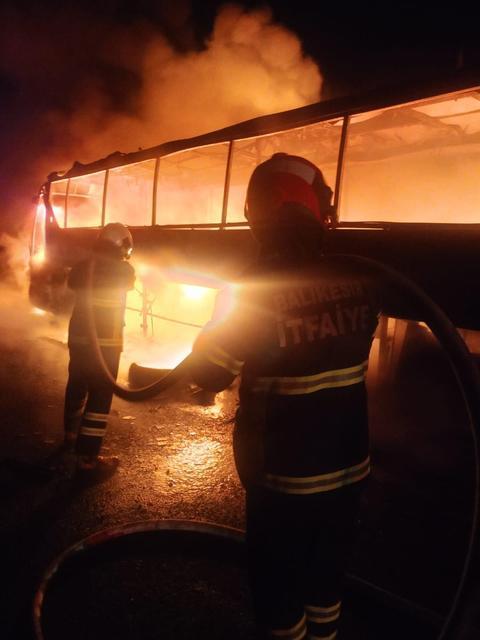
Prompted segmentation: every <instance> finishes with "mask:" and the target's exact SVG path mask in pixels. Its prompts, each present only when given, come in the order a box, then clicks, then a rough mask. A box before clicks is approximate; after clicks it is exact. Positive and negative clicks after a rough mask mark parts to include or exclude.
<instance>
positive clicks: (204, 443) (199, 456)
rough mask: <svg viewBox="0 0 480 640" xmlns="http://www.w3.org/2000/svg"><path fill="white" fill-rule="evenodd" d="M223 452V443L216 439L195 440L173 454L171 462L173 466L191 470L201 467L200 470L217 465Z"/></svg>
mask: <svg viewBox="0 0 480 640" xmlns="http://www.w3.org/2000/svg"><path fill="white" fill-rule="evenodd" d="M220 453H221V445H220V444H219V443H218V442H215V441H214V440H209V439H207V438H205V439H203V440H194V441H193V442H189V443H188V444H186V445H185V446H184V447H183V448H182V449H181V450H180V451H179V452H178V453H177V454H176V455H174V456H172V458H171V460H170V463H171V465H172V467H174V466H177V467H181V468H183V469H185V468H187V469H189V470H190V471H193V470H194V469H199V467H200V468H201V470H200V469H199V472H201V471H205V469H207V468H210V467H212V466H215V464H216V461H217V459H218V457H219V455H220Z"/></svg>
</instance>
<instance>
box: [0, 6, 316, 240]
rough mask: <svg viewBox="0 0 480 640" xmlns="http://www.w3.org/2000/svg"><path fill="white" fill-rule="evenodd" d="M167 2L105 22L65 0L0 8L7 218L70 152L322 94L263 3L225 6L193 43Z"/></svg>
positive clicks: (135, 144) (193, 129)
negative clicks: (153, 15) (150, 12)
mask: <svg viewBox="0 0 480 640" xmlns="http://www.w3.org/2000/svg"><path fill="white" fill-rule="evenodd" d="M110 4H112V3H110ZM167 4H168V3H160V9H159V11H160V14H161V15H160V17H161V18H162V20H161V22H159V21H158V20H157V21H156V22H153V21H147V20H145V19H144V18H139V17H136V18H135V19H132V20H131V21H128V23H127V21H123V22H119V21H112V19H111V16H110V18H109V16H108V15H107V14H105V13H102V12H98V13H97V14H93V13H92V14H90V15H88V14H87V13H85V11H83V12H82V9H80V8H78V7H77V8H72V7H71V6H69V5H66V6H65V7H64V6H63V5H62V6H61V7H58V9H57V10H56V11H55V13H54V14H53V13H52V14H49V15H45V13H43V12H40V10H37V11H33V12H30V13H29V14H28V16H26V15H24V14H22V12H21V11H20V10H17V9H14V8H10V9H6V10H3V11H0V19H1V20H0V22H1V24H2V27H0V54H1V55H0V60H1V62H0V80H1V79H2V78H3V80H4V82H3V84H4V85H5V86H6V94H7V109H9V111H8V115H9V118H10V125H11V126H10V127H9V128H7V130H6V132H5V133H4V134H3V146H4V147H6V148H7V151H8V152H7V154H4V155H3V158H2V159H1V160H0V171H1V175H2V183H3V184H1V188H2V191H3V192H4V194H5V196H4V202H5V203H6V207H7V208H6V209H4V211H3V220H2V227H3V228H4V229H5V228H6V229H7V230H13V231H15V232H17V231H18V229H19V228H22V227H23V226H24V224H25V222H26V221H28V220H29V216H30V213H29V211H30V210H31V206H30V205H31V197H32V196H33V195H34V194H35V192H36V191H37V190H38V188H39V186H40V184H41V183H42V182H43V181H44V180H45V178H46V176H47V174H48V173H50V172H51V171H54V170H55V171H56V170H64V169H67V168H69V167H70V166H71V165H72V163H73V162H74V161H75V160H79V161H81V162H90V161H92V160H95V159H98V158H100V157H103V156H105V155H108V154H109V153H112V152H114V151H117V150H118V151H123V152H130V151H135V150H137V149H138V148H139V147H141V148H147V147H150V146H154V145H157V144H160V143H161V142H164V141H166V140H172V139H175V138H184V137H189V136H193V135H197V134H200V133H203V132H206V131H209V130H212V129H216V128H220V127H223V126H226V125H229V124H232V123H235V122H238V121H241V120H245V119H248V118H251V117H255V116H258V115H262V114H265V113H271V112H275V111H281V110H285V109H289V108H294V107H298V106H302V105H304V104H308V103H311V102H314V101H316V100H318V99H319V97H320V90H321V84H322V78H321V75H320V72H319V70H318V68H317V66H316V65H315V63H314V62H313V61H312V60H311V59H309V58H307V57H305V56H304V54H303V52H302V47H301V43H300V42H299V40H298V38H297V37H296V36H295V35H294V34H292V33H291V32H289V31H288V30H287V29H286V28H285V27H283V26H280V25H277V24H275V23H274V22H273V20H272V15H271V12H270V11H269V10H268V9H264V10H261V11H260V10H256V11H246V10H245V9H243V8H241V7H240V6H237V5H226V6H223V7H221V8H220V10H219V12H218V15H217V17H216V19H215V22H214V25H213V29H212V31H211V33H210V35H209V36H208V37H207V39H206V41H204V42H202V43H195V38H194V34H193V29H192V24H191V15H190V9H189V5H188V3H186V2H179V3H177V4H178V7H177V11H176V12H175V13H172V12H171V7H169V10H168V11H167V10H166V6H167ZM113 5H115V2H113ZM162 7H163V13H161V9H162ZM2 14H3V15H2ZM157 18H158V15H157ZM167 18H168V19H167ZM2 31H3V33H2Z"/></svg>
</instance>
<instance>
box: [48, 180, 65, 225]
mask: <svg viewBox="0 0 480 640" xmlns="http://www.w3.org/2000/svg"><path fill="white" fill-rule="evenodd" d="M67 185H68V180H58V181H57V182H52V184H51V185H50V203H51V205H52V209H53V213H54V215H55V220H56V221H57V224H58V226H59V227H63V226H64V225H65V198H66V197H67Z"/></svg>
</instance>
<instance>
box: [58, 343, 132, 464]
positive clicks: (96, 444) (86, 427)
mask: <svg viewBox="0 0 480 640" xmlns="http://www.w3.org/2000/svg"><path fill="white" fill-rule="evenodd" d="M69 351H70V362H69V365H68V381H67V386H66V389H65V408H64V428H65V431H66V432H68V433H75V434H77V441H76V452H77V454H78V455H83V456H92V457H93V456H97V455H98V453H99V451H100V448H101V446H102V442H103V437H104V435H105V431H106V428H107V420H108V414H109V413H110V407H111V404H112V398H113V391H112V389H111V387H110V385H109V384H108V383H106V382H105V381H104V380H103V378H102V376H101V375H100V373H99V372H98V370H97V369H96V367H95V366H94V359H93V356H92V355H91V353H90V350H89V348H88V346H87V345H70V346H69ZM102 354H103V357H104V360H105V363H106V365H107V367H108V369H109V370H110V373H111V374H112V376H113V377H114V378H115V379H116V377H117V373H118V365H119V361H120V354H121V350H120V349H119V348H118V347H102Z"/></svg>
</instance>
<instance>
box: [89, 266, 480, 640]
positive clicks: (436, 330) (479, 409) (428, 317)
mask: <svg viewBox="0 0 480 640" xmlns="http://www.w3.org/2000/svg"><path fill="white" fill-rule="evenodd" d="M329 259H330V260H338V261H339V262H340V263H341V264H345V263H347V264H350V265H354V266H358V267H359V268H360V269H361V268H362V267H363V268H367V269H371V270H372V271H373V274H374V275H375V276H380V277H381V278H382V280H383V281H386V283H387V284H388V285H393V286H394V287H396V288H397V290H398V292H399V294H401V295H403V296H405V297H406V298H409V299H410V300H411V301H412V302H413V305H414V307H415V309H416V311H418V317H420V318H422V319H423V321H424V322H425V323H426V324H427V325H428V327H429V329H430V330H431V331H432V333H433V334H434V335H435V337H436V338H437V340H438V341H439V343H440V345H441V346H442V347H443V349H444V350H445V352H446V354H447V356H448V359H449V361H450V364H451V366H452V369H453V372H454V375H455V377H456V379H457V381H458V384H459V389H460V391H461V393H462V396H463V400H464V404H465V408H466V411H467V414H468V419H469V427H470V432H471V435H472V442H473V450H474V460H475V487H474V502H473V505H472V524H471V529H470V535H469V542H468V547H467V552H466V556H465V562H464V566H463V570H462V574H461V577H460V580H459V584H458V586H457V589H456V592H455V595H454V598H453V602H452V605H451V607H450V611H449V612H448V615H447V617H446V619H445V623H444V625H443V627H442V630H441V632H440V634H439V636H438V639H437V640H453V639H454V638H455V633H456V632H457V631H458V622H459V611H460V605H461V603H462V599H463V596H464V594H465V590H466V586H467V582H468V578H469V576H470V573H471V570H472V560H473V557H474V554H475V550H476V545H477V535H478V532H479V522H478V521H479V513H480V505H479V501H480V438H479V433H480V376H479V372H478V370H477V368H476V366H475V364H474V362H473V360H472V358H471V355H470V353H469V351H468V348H467V346H466V344H465V342H464V341H463V339H462V338H461V336H460V335H459V333H458V331H457V330H456V328H455V326H454V325H453V324H452V322H451V321H450V320H449V319H448V317H447V316H446V315H445V313H444V312H443V311H442V310H441V309H440V307H439V306H438V305H437V304H436V303H435V302H433V300H431V298H429V297H428V296H427V295H426V294H425V292H424V291H423V290H422V289H421V288H420V287H419V286H418V285H416V284H415V283H414V282H412V281H411V280H410V279H409V278H407V277H405V276H404V275H402V274H401V273H399V272H398V271H396V270H395V269H392V268H391V267H387V266H386V265H383V264H381V263H379V262H377V261H376V260H372V259H370V258H365V257H363V256H356V255H340V254H335V255H331V256H329ZM93 270H94V260H92V261H91V262H90V265H89V276H88V283H87V300H88V298H89V296H90V295H91V288H92V281H93ZM87 318H88V325H89V326H88V329H89V334H90V339H91V342H92V346H93V353H94V357H95V359H96V361H97V364H98V367H99V369H100V370H101V371H102V372H103V375H104V377H105V379H106V380H108V382H109V383H110V384H111V385H112V388H113V391H114V393H115V394H116V395H118V396H120V397H121V398H124V399H126V400H133V401H138V400H144V399H146V398H151V397H154V396H156V395H158V394H159V393H161V392H162V391H164V390H166V389H168V388H169V387H171V386H172V385H173V384H175V383H176V382H178V381H179V380H180V379H181V378H182V377H184V376H185V375H186V374H187V372H188V368H189V365H190V362H191V358H192V355H191V354H190V355H189V356H187V358H185V360H183V361H182V362H181V363H180V364H179V365H178V366H177V367H176V368H175V369H173V370H172V371H171V372H170V373H168V374H167V375H166V376H163V377H162V378H160V379H159V380H157V381H155V382H153V383H152V384H150V385H147V386H145V387H141V388H139V389H126V388H125V387H122V386H120V385H118V384H117V383H116V381H115V380H114V379H113V377H112V375H111V374H110V371H109V370H108V368H107V366H106V364H105V362H104V359H103V355H102V352H101V349H100V347H99V345H98V340H97V334H96V328H95V322H94V317H93V311H92V307H91V304H87Z"/></svg>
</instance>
